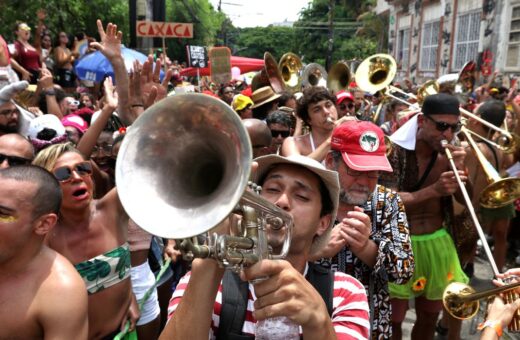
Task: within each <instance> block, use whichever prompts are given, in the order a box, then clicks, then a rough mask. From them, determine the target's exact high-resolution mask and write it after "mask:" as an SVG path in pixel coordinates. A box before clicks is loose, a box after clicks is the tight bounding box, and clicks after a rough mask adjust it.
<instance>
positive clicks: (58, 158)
mask: <svg viewBox="0 0 520 340" xmlns="http://www.w3.org/2000/svg"><path fill="white" fill-rule="evenodd" d="M33 163H34V164H35V165H38V166H41V167H43V168H45V169H47V170H49V171H50V172H52V173H53V174H54V177H55V178H56V179H57V180H58V181H59V182H60V187H61V190H62V192H63V201H62V203H61V208H60V215H59V219H58V221H57V223H56V227H55V228H54V231H53V233H52V234H50V235H49V236H48V237H47V240H46V241H47V242H48V244H49V246H50V247H51V248H52V249H54V250H56V251H57V252H59V253H60V254H62V255H63V256H65V257H66V258H67V259H68V260H69V261H70V262H72V264H74V266H75V267H76V270H77V271H78V272H79V273H80V275H81V277H82V278H83V280H84V281H85V285H86V288H87V291H88V293H89V297H88V309H89V313H88V317H89V339H112V338H114V336H115V335H116V334H117V333H119V331H120V330H122V329H124V325H125V323H126V321H127V320H130V322H131V325H130V329H131V330H133V328H134V327H135V322H136V320H137V319H138V318H139V311H138V310H137V303H136V301H135V296H134V294H133V293H132V287H131V283H130V277H129V276H130V251H129V249H128V243H126V241H127V228H128V215H127V214H126V212H125V211H124V209H123V207H122V205H121V203H120V201H119V197H118V195H117V191H116V189H112V190H111V191H109V192H108V193H107V194H106V195H104V196H103V197H102V198H100V199H99V200H94V199H93V191H94V182H93V179H92V163H91V162H90V161H87V160H85V159H84V158H83V156H82V155H81V154H80V153H79V151H78V150H76V149H74V147H73V146H72V144H70V143H67V144H56V145H51V146H49V147H47V148H46V149H44V150H42V151H40V153H39V154H38V155H37V156H36V158H35V160H34V162H33Z"/></svg>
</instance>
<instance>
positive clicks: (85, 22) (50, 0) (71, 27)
mask: <svg viewBox="0 0 520 340" xmlns="http://www.w3.org/2000/svg"><path fill="white" fill-rule="evenodd" d="M39 8H43V9H45V10H46V12H47V18H46V19H45V25H46V26H47V29H48V30H49V31H50V32H51V34H52V36H53V39H54V38H55V37H56V36H57V34H58V33H59V32H60V31H64V32H67V33H69V34H75V33H77V32H81V31H83V32H85V33H87V35H88V36H92V37H95V38H96V39H99V36H98V34H97V26H96V20H97V19H101V20H102V21H103V24H104V25H106V23H108V22H113V23H115V24H117V25H118V29H119V30H121V31H122V32H123V34H124V35H123V42H125V41H126V42H128V41H129V36H130V35H129V23H128V16H129V15H128V13H129V10H128V1H126V0H88V1H86V0H66V1H63V0H45V1H29V0H0V22H1V23H2V25H0V34H2V36H4V37H5V38H6V40H8V41H13V40H14V39H15V36H14V33H13V29H14V26H15V23H16V21H17V20H20V21H25V22H27V24H29V26H31V27H32V28H33V32H34V30H35V28H36V25H37V23H38V18H37V16H36V12H37V11H38V9H39Z"/></svg>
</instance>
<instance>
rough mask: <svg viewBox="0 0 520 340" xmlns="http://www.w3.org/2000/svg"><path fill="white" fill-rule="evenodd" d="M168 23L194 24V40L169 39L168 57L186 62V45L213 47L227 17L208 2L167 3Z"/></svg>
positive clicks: (200, 0)
mask: <svg viewBox="0 0 520 340" xmlns="http://www.w3.org/2000/svg"><path fill="white" fill-rule="evenodd" d="M166 13H167V14H166V21H172V22H189V23H193V38H192V39H167V40H166V44H167V46H168V56H169V57H170V58H174V59H178V60H185V59H186V45H198V46H213V45H215V43H216V42H217V39H216V38H217V34H218V33H219V32H220V30H221V27H222V24H223V22H224V21H225V19H226V16H225V15H224V14H223V13H221V12H217V11H215V9H214V8H213V5H211V3H210V2H209V1H208V0H177V1H168V2H167V3H166Z"/></svg>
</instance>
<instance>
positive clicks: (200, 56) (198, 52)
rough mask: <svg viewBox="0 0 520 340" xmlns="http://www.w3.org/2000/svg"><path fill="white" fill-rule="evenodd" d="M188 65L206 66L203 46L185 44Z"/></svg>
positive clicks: (206, 60)
mask: <svg viewBox="0 0 520 340" xmlns="http://www.w3.org/2000/svg"><path fill="white" fill-rule="evenodd" d="M186 50H187V51H188V64H189V66H190V67H200V68H204V67H206V66H208V55H207V53H206V48H205V47H204V46H191V45H189V46H186Z"/></svg>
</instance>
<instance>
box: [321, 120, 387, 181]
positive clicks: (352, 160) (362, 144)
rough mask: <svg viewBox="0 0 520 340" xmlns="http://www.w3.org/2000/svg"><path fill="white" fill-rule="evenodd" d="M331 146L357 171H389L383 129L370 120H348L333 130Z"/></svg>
mask: <svg viewBox="0 0 520 340" xmlns="http://www.w3.org/2000/svg"><path fill="white" fill-rule="evenodd" d="M330 148H331V149H332V150H336V151H339V152H341V156H342V158H343V160H344V161H345V163H346V164H347V166H348V167H349V168H351V169H353V170H356V171H374V170H379V171H388V172H392V171H393V170H392V166H391V165H390V162H388V158H386V146H385V137H384V133H383V131H382V130H381V129H380V128H379V127H378V126H376V125H374V124H372V123H370V122H365V121H361V122H347V123H344V124H341V125H340V126H338V127H336V128H335V129H334V131H333V132H332V138H331V143H330Z"/></svg>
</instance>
